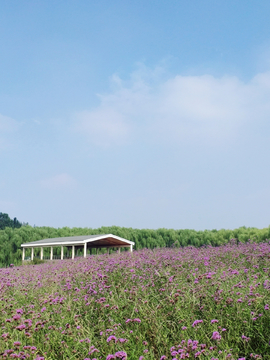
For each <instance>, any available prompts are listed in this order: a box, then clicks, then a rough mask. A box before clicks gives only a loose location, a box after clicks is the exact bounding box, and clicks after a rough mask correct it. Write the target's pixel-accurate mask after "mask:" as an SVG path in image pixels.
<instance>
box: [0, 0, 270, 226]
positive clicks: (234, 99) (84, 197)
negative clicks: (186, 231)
mask: <svg viewBox="0 0 270 360" xmlns="http://www.w3.org/2000/svg"><path fill="white" fill-rule="evenodd" d="M269 17H270V3H269V1H252V0H249V1H247V0H245V1H242V0H239V1H237V2H235V1H230V0H227V1H223V2H221V1H220V2H218V1H210V0H208V1H206V0H200V1H181V0H178V1H168V0H167V1H150V0H149V1H141V0H138V1H136V2H135V1H129V0H126V1H120V0H116V1H104V0H100V1H91V0H90V1H79V0H78V1H76V2H75V1H60V0H59V1H57V2H55V1H46V2H42V1H23V0H22V1H20V2H18V1H13V0H9V1H2V2H1V3H0V49H1V50H0V51H1V56H0V68H1V71H0V211H1V212H7V213H8V214H9V215H10V216H12V217H14V216H16V217H17V218H18V219H19V220H21V221H25V222H29V224H30V225H34V224H35V225H38V226H43V225H44V226H54V227H62V226H70V227H73V226H76V227H99V226H103V225H104V226H109V225H118V226H126V227H136V228H161V227H166V228H175V229H180V228H193V229H198V230H199V229H200V230H204V229H213V228H215V229H220V228H236V227H239V226H255V227H267V226H268V225H269V224H270V220H269V203H270V181H269V179H270V167H269V154H270V150H269V144H270V142H269V140H270V22H269Z"/></svg>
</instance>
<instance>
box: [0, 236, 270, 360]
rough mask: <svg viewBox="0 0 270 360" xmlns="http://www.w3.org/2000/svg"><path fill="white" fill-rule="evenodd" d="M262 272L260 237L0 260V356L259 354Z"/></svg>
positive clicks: (269, 280) (265, 277) (262, 349)
mask: <svg viewBox="0 0 270 360" xmlns="http://www.w3.org/2000/svg"><path fill="white" fill-rule="evenodd" d="M269 271H270V245H269V243H260V244H255V243H245V244H238V245H237V244H236V243H234V244H233V243H229V244H227V245H223V246H220V247H211V246H208V247H201V248H195V247H190V246H189V247H185V248H162V249H154V250H149V249H143V250H138V251H135V252H134V253H133V254H132V253H129V252H125V253H121V254H113V255H107V254H103V255H98V256H90V257H88V258H86V259H83V258H77V259H75V260H62V261H56V262H48V263H45V264H42V265H24V266H21V267H17V268H16V267H14V268H10V269H0V279H1V281H0V284H1V297H0V310H1V311H0V324H1V332H0V339H1V340H0V354H1V355H0V356H1V358H3V359H5V358H19V359H27V358H28V359H30V360H32V359H36V360H38V359H39V360H41V359H45V360H47V359H48V360H49V359H50V360H62V359H63V360H64V359H74V360H75V359H77V360H80V359H81V360H90V359H91V360H97V359H99V360H112V359H115V360H121V359H122V360H127V359H129V360H142V359H145V360H164V359H168V360H170V359H173V360H178V359H186V358H189V359H190V360H192V359H198V360H200V359H201V360H203V359H205V360H208V359H209V360H210V359H212V360H225V359H229V360H237V359H238V360H245V359H246V360H247V359H262V358H263V359H269V353H270V345H269V340H270V326H269V325H270V310H269V307H270V302H269V300H270V296H269V295H270V293H269V292H270V277H269Z"/></svg>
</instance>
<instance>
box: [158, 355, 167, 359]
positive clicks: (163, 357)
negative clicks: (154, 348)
mask: <svg viewBox="0 0 270 360" xmlns="http://www.w3.org/2000/svg"><path fill="white" fill-rule="evenodd" d="M165 359H167V356H165V355H162V356H161V358H160V359H159V360H165Z"/></svg>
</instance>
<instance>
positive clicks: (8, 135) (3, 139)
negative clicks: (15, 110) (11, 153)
mask: <svg viewBox="0 0 270 360" xmlns="http://www.w3.org/2000/svg"><path fill="white" fill-rule="evenodd" d="M18 128H19V123H18V122H17V121H16V120H14V119H12V118H11V117H8V116H5V115H2V114H0V150H6V149H10V148H12V147H13V141H12V134H13V133H14V132H16V131H17V130H18Z"/></svg>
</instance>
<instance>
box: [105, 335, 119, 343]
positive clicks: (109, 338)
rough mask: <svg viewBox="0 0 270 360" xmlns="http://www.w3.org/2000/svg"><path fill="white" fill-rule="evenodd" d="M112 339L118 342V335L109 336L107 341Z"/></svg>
mask: <svg viewBox="0 0 270 360" xmlns="http://www.w3.org/2000/svg"><path fill="white" fill-rule="evenodd" d="M112 340H114V341H115V342H117V337H115V336H114V335H111V336H109V337H108V339H107V342H110V341H112Z"/></svg>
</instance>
